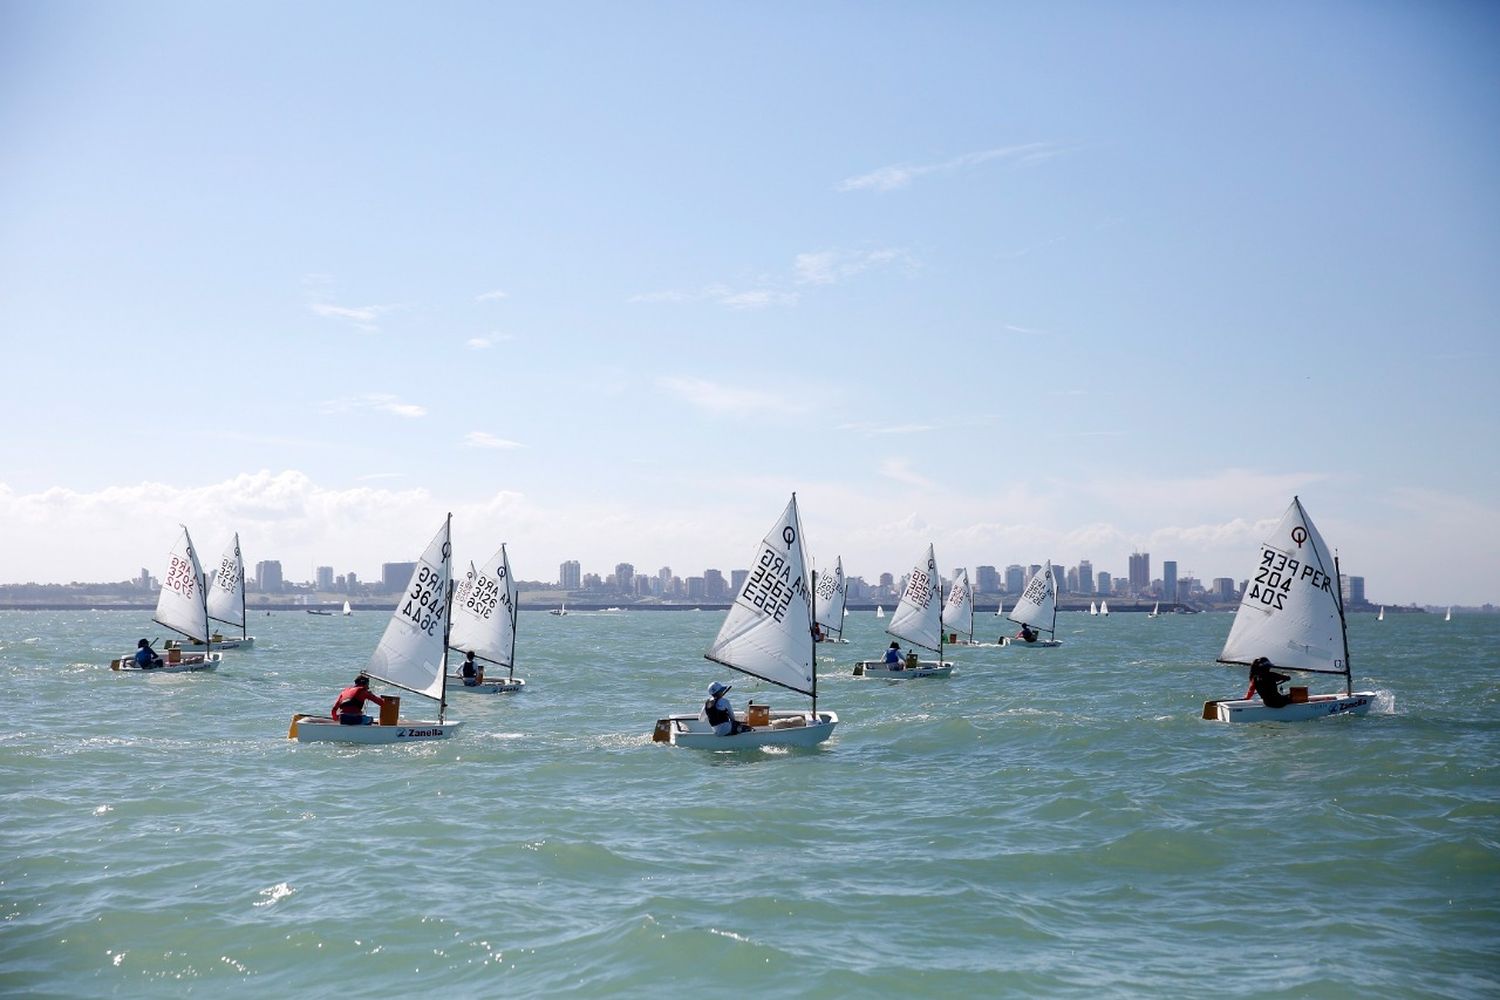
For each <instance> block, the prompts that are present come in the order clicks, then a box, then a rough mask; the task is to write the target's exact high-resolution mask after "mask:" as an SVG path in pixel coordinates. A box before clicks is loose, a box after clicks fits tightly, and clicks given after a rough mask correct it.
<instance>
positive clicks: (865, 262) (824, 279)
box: [793, 248, 907, 285]
mask: <svg viewBox="0 0 1500 1000" xmlns="http://www.w3.org/2000/svg"><path fill="white" fill-rule="evenodd" d="M906 259H907V255H906V253H905V251H902V250H893V249H889V248H886V249H881V250H857V251H845V250H823V251H819V252H818V253H799V254H798V255H797V257H796V260H795V261H794V262H793V270H794V271H795V272H796V281H797V283H798V284H804V285H831V284H834V283H835V282H839V281H844V280H846V279H848V278H852V277H854V276H855V275H857V274H860V273H861V272H863V271H868V270H870V269H871V268H877V267H884V266H886V265H887V264H892V263H895V262H897V261H901V260H906Z"/></svg>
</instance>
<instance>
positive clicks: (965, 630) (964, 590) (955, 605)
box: [943, 569, 1003, 646]
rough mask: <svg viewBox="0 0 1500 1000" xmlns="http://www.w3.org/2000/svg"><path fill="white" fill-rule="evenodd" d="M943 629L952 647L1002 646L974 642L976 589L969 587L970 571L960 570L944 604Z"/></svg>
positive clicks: (996, 643)
mask: <svg viewBox="0 0 1500 1000" xmlns="http://www.w3.org/2000/svg"><path fill="white" fill-rule="evenodd" d="M943 629H944V630H945V631H947V633H948V643H949V645H952V646H1000V645H1003V643H999V642H975V641H974V588H973V587H971V586H969V571H968V570H967V569H964V570H960V571H959V575H958V577H957V578H956V579H954V581H953V587H952V589H950V590H949V591H948V599H947V600H946V601H944V602H943Z"/></svg>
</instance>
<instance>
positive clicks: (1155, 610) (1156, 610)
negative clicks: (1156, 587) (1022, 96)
mask: <svg viewBox="0 0 1500 1000" xmlns="http://www.w3.org/2000/svg"><path fill="white" fill-rule="evenodd" d="M1146 617H1147V618H1160V617H1161V601H1157V602H1156V603H1155V604H1153V605H1151V613H1150V614H1149V615H1147V616H1146Z"/></svg>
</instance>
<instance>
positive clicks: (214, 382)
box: [0, 0, 1500, 604]
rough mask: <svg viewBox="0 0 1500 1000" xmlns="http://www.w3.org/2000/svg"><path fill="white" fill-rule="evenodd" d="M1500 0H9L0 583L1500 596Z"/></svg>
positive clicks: (3, 88)
mask: <svg viewBox="0 0 1500 1000" xmlns="http://www.w3.org/2000/svg"><path fill="white" fill-rule="evenodd" d="M1496 52H1500V7H1496V6H1495V5H1494V4H1489V3H1481V2H1474V3H1463V2H1435V3H1422V4H1413V3H1397V2H1378V0H1366V2H1358V3H1352V2H1337V0H1330V2H1324V3H1318V4H1305V3H1286V2H1270V3H1261V4H1181V3H1165V2H1162V3H1153V2H1140V3H1131V4H1115V3H1104V2H1087V0H1076V2H1064V3H1041V2H1038V3H1006V4H988V3H968V2H949V3H889V2H860V3H840V2H813V3H784V2H768V3H735V2H725V3H710V4H703V3H686V2H684V3H672V2H659V3H649V4H620V3H604V2H601V3H593V2H568V3H560V4H530V3H528V4H497V3H458V2H439V3H428V4H414V3H380V2H360V3H353V2H327V3H316V4H305V3H290V2H287V3H278V2H257V3H253V4H246V3H235V2H224V3H214V4H200V3H160V2H150V3H143V2H122V3H103V2H80V0H72V2H60V3H40V2H34V0H26V2H18V0H0V346H3V351H4V361H3V362H0V367H3V369H4V370H5V371H6V372H7V373H8V375H9V377H8V378H6V379H5V380H4V386H5V387H4V391H3V393H0V420H3V422H0V427H3V430H0V581H7V582H21V581H28V580H31V581H37V582H69V581H74V580H79V581H98V580H119V579H125V578H127V577H130V576H133V575H135V574H137V573H139V571H140V570H141V569H142V568H148V569H151V571H152V572H153V573H155V574H157V575H160V573H161V572H162V570H163V569H164V567H165V565H166V562H167V552H168V551H169V549H170V548H171V546H172V544H173V542H174V541H175V539H176V536H177V530H178V529H177V525H178V524H179V523H184V524H187V525H188V527H189V528H190V530H191V531H192V533H193V538H194V541H195V542H196V544H197V546H198V547H199V549H200V552H201V553H203V554H204V559H205V561H208V560H212V559H213V557H214V556H216V555H217V553H218V552H219V551H220V550H221V549H222V548H223V546H224V544H225V542H226V541H227V540H228V538H229V537H230V534H231V533H232V532H235V531H238V532H239V535H240V538H241V543H242V547H243V550H244V553H245V557H246V559H247V561H248V562H249V563H251V564H252V565H253V564H254V563H255V562H256V561H258V560H261V559H279V560H280V561H281V563H282V567H283V571H284V573H285V575H286V576H287V578H288V579H293V580H299V579H308V578H311V576H312V574H313V567H314V566H318V565H331V566H333V567H334V568H335V570H336V572H339V573H343V572H346V571H348V570H354V571H355V572H357V573H358V574H359V575H360V576H362V577H365V578H371V577H375V576H378V574H379V570H380V565H381V564H382V563H384V562H391V561H404V560H411V559H415V558H416V556H417V554H419V553H420V551H421V549H422V548H423V546H424V545H425V544H426V543H427V541H428V540H429V539H430V538H431V537H432V534H433V532H434V531H435V530H436V529H437V527H438V525H439V524H440V522H441V521H442V518H443V517H444V515H445V514H447V513H449V512H452V514H453V516H454V525H453V532H454V540H455V548H456V551H457V553H458V556H459V558H460V559H461V560H466V559H474V560H475V561H476V562H479V561H482V560H483V559H484V558H485V557H487V556H488V555H489V554H490V553H492V552H493V551H494V550H495V549H497V548H498V547H499V545H500V543H501V542H505V543H507V547H508V552H509V555H510V559H511V563H512V566H513V567H514V571H515V572H516V574H517V575H518V576H519V577H520V578H522V579H535V580H555V579H556V578H557V567H558V564H559V563H561V562H562V561H563V560H568V559H577V560H579V561H580V562H581V563H582V567H583V570H584V572H586V573H588V572H594V573H599V574H601V575H605V574H608V573H609V572H611V571H612V570H613V567H614V565H615V564H616V563H619V562H629V563H632V564H633V565H634V566H635V567H636V569H637V571H638V572H646V573H654V572H656V570H657V569H658V568H659V567H661V566H670V567H672V569H673V571H674V572H675V573H676V574H677V575H679V576H683V577H686V576H689V575H699V574H701V572H702V570H703V569H704V568H707V567H713V568H718V569H721V570H723V571H724V572H726V573H727V572H728V571H729V570H731V569H734V568H739V567H744V566H746V565H747V564H748V562H749V560H750V558H751V555H752V553H753V551H754V550H755V547H756V545H757V543H758V541H759V539H760V537H761V536H762V535H763V534H764V532H765V531H766V530H767V528H768V527H769V526H770V525H771V523H772V522H773V521H774V520H775V519H776V517H777V516H778V515H779V514H780V512H781V509H782V507H783V506H784V505H785V503H786V500H787V497H788V496H789V495H790V494H791V493H793V492H794V491H795V492H796V494H797V496H798V498H799V506H800V509H801V511H802V518H803V523H804V527H805V531H806V536H807V542H808V548H809V550H810V553H811V555H812V557H813V558H814V560H815V561H816V562H817V563H818V565H820V566H822V565H828V564H830V563H831V561H832V559H833V558H834V557H835V556H841V557H842V560H843V564H844V568H845V570H846V572H847V573H849V574H850V575H856V576H864V577H866V578H867V579H871V580H873V579H874V578H875V577H876V576H878V574H879V573H881V572H893V573H895V574H897V575H898V576H899V575H900V574H901V573H903V572H905V571H906V570H907V569H909V568H910V567H911V566H912V565H913V563H914V562H915V561H916V560H917V559H918V558H919V557H921V556H923V555H924V554H925V551H926V547H927V544H928V543H929V542H931V543H932V544H933V545H934V546H935V549H936V554H937V560H938V564H939V566H940V567H941V568H942V569H943V570H944V572H945V573H946V572H951V571H952V570H953V569H954V568H957V567H960V566H965V567H970V568H971V569H972V567H975V566H978V565H983V564H989V565H995V566H999V567H1001V568H1003V567H1005V566H1006V565H1009V564H1012V563H1021V564H1030V563H1040V562H1042V561H1043V560H1046V559H1051V560H1053V561H1054V562H1055V563H1058V564H1061V565H1075V564H1076V563H1077V562H1078V561H1079V560H1081V559H1089V560H1091V561H1092V563H1093V565H1094V567H1095V569H1096V571H1098V570H1104V571H1107V572H1110V573H1113V574H1116V575H1123V574H1125V573H1126V570H1127V558H1128V556H1129V554H1130V553H1131V552H1134V551H1144V552H1149V553H1150V554H1151V558H1152V569H1153V573H1154V575H1160V565H1161V562H1162V561H1163V560H1166V559H1175V560H1176V561H1177V563H1178V566H1179V573H1180V574H1181V575H1195V576H1197V577H1199V578H1201V579H1203V580H1205V581H1207V580H1211V579H1212V578H1214V577H1220V576H1229V577H1234V578H1235V579H1242V578H1244V577H1245V576H1247V575H1248V574H1249V571H1250V568H1251V565H1252V562H1253V561H1254V559H1255V557H1256V552H1257V547H1258V544H1259V542H1260V541H1261V540H1262V539H1263V538H1264V537H1265V536H1266V535H1267V534H1268V533H1269V531H1270V529H1271V527H1272V526H1274V524H1275V522H1276V521H1277V520H1279V518H1280V517H1281V515H1282V513H1283V511H1284V510H1285V509H1286V507H1287V505H1288V504H1289V503H1290V501H1291V498H1292V496H1293V495H1300V496H1301V498H1302V501H1303V503H1304V505H1305V506H1306V508H1307V510H1308V512H1309V514H1310V515H1311V516H1312V518H1313V519H1314V521H1315V522H1316V524H1317V525H1318V528H1319V530H1320V531H1321V533H1322V535H1323V536H1324V538H1326V539H1327V541H1328V543H1329V544H1330V545H1331V546H1332V547H1334V548H1335V549H1337V550H1338V552H1339V556H1340V559H1341V562H1342V566H1343V569H1344V571H1345V572H1346V573H1351V574H1355V575H1362V576H1364V577H1365V578H1366V587H1367V593H1368V596H1369V598H1370V600H1372V601H1375V602H1377V603H1390V604H1397V603H1409V602H1422V603H1433V604H1447V603H1452V604H1478V603H1481V602H1486V601H1493V600H1496V599H1500V531H1497V530H1496V525H1497V523H1500V488H1497V487H1500V471H1497V470H1500V463H1497V461H1496V459H1497V449H1496V447H1495V442H1496V441H1497V440H1500V426H1497V425H1500V402H1497V395H1500V394H1497V390H1500V364H1497V343H1500V338H1497V332H1500V329H1497V319H1500V183H1497V182H1500V59H1496V58H1495V53H1496Z"/></svg>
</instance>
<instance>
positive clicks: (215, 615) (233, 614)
mask: <svg viewBox="0 0 1500 1000" xmlns="http://www.w3.org/2000/svg"><path fill="white" fill-rule="evenodd" d="M208 617H209V618H210V619H211V620H213V621H216V622H221V623H223V624H225V625H238V626H239V629H240V634H239V635H230V636H225V635H220V634H219V630H218V629H214V631H213V634H212V635H210V636H209V640H210V641H211V642H212V643H213V644H214V645H215V646H217V647H218V648H219V649H234V648H236V647H238V646H250V645H253V644H254V643H255V636H253V635H251V634H250V633H249V632H248V631H247V629H246V626H245V563H244V560H243V559H241V558H240V535H239V532H235V534H234V538H232V539H231V540H230V542H229V545H228V547H226V548H225V549H224V554H223V555H222V556H220V557H219V568H218V570H217V571H216V572H215V573H214V577H213V582H212V583H210V584H209V585H208ZM173 646H176V647H177V648H179V649H194V650H197V649H207V648H208V647H207V645H205V644H204V643H202V642H197V641H180V640H177V639H169V640H168V641H167V648H168V649H171V648H172V647H173Z"/></svg>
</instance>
